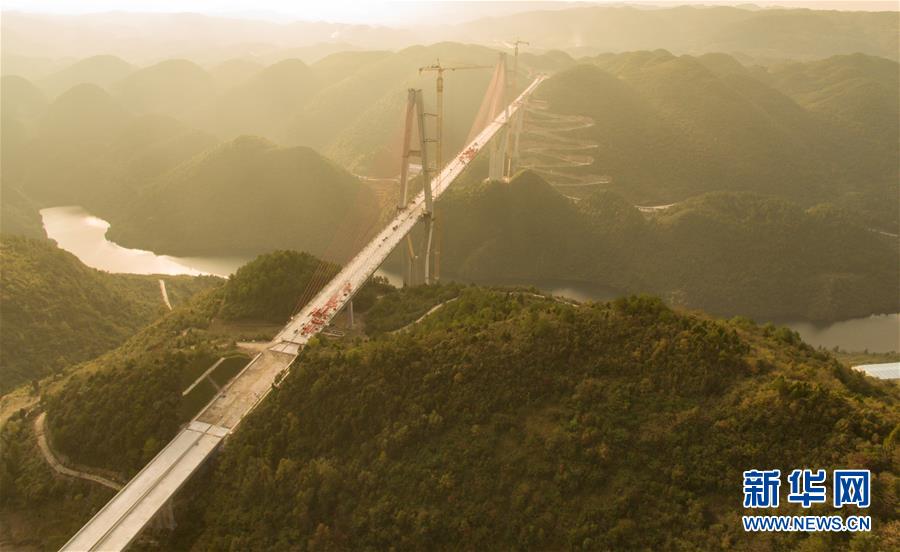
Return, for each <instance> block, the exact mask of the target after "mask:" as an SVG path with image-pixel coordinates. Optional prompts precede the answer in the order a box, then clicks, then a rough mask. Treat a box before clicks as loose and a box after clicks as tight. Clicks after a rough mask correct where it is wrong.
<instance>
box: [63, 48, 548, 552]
mask: <svg viewBox="0 0 900 552" xmlns="http://www.w3.org/2000/svg"><path fill="white" fill-rule="evenodd" d="M497 74H502V75H505V74H506V62H505V56H501V61H500V64H499V65H498V68H497ZM504 78H505V77H504ZM544 78H545V77H544V76H543V75H539V76H537V77H536V78H534V80H532V81H531V83H530V84H529V85H528V86H527V87H526V88H525V90H524V91H523V92H522V93H521V94H520V95H519V96H518V97H517V98H515V99H514V100H512V101H511V102H510V101H508V99H509V96H508V95H506V96H504V98H505V100H504V101H498V100H497V98H486V100H489V101H487V104H490V105H492V107H491V109H490V113H491V119H490V120H489V122H488V123H487V125H486V126H485V127H484V128H483V129H482V130H481V131H480V132H478V134H477V135H476V136H475V137H474V138H473V139H472V140H471V141H470V142H469V144H468V145H467V146H466V147H465V148H464V149H463V151H462V152H461V153H459V154H458V155H457V156H456V157H455V158H453V159H452V160H451V161H450V162H449V163H447V165H446V166H441V165H440V164H435V165H434V167H433V169H430V165H429V163H428V151H429V144H428V142H429V140H427V137H426V134H427V133H426V132H425V124H424V120H425V116H426V115H428V114H426V113H424V110H423V107H422V95H421V91H420V90H412V89H411V90H410V91H409V97H408V104H407V129H406V130H407V133H406V140H405V144H404V151H403V165H402V169H401V188H402V190H401V196H400V197H401V200H400V204H399V205H398V206H397V213H396V216H395V217H394V218H393V219H392V220H391V221H390V222H389V223H388V224H387V225H386V226H385V228H384V229H383V230H382V231H381V232H379V233H378V234H377V235H376V236H375V237H374V238H373V239H372V240H371V241H369V243H368V244H367V245H365V246H364V247H363V248H362V250H360V251H359V253H357V254H356V256H355V257H353V258H352V259H351V260H350V261H349V262H347V263H346V264H345V265H344V267H343V268H342V269H341V270H340V271H339V272H338V273H337V275H335V276H334V277H333V278H332V279H331V280H330V281H329V282H328V283H327V284H326V285H325V286H324V287H323V288H322V289H320V290H319V292H318V293H317V294H316V295H315V296H314V297H313V299H312V300H310V301H309V302H308V303H307V304H306V305H305V306H303V308H302V310H301V311H300V312H299V313H297V314H296V315H295V316H293V317H292V318H291V320H290V321H289V322H288V323H287V324H286V325H285V326H284V328H282V329H281V331H280V332H279V333H278V335H276V336H275V338H274V339H273V340H272V341H271V343H269V345H268V347H267V348H266V350H264V351H263V352H262V353H260V354H258V355H257V356H256V357H255V358H254V359H253V360H252V361H251V362H250V363H249V364H247V366H246V367H245V368H244V369H243V370H242V371H241V372H240V373H239V374H238V375H237V376H235V377H234V378H233V379H232V380H231V382H230V383H229V384H228V385H227V386H226V387H225V388H223V389H222V390H221V391H220V392H219V393H217V394H216V396H215V397H214V398H213V399H212V400H211V401H210V403H209V404H208V405H207V406H206V407H205V408H204V409H203V410H202V411H201V412H200V413H199V414H198V415H197V416H196V417H195V418H194V419H193V420H192V421H191V422H190V423H189V424H188V425H187V426H186V427H184V428H183V429H182V430H181V431H180V432H179V433H178V434H177V435H176V436H175V437H174V438H173V439H172V440H171V441H170V442H169V443H168V444H167V445H166V446H165V448H163V449H162V451H160V452H159V454H157V455H156V456H155V457H154V458H153V459H152V460H151V461H150V462H149V463H148V464H147V465H146V466H145V467H144V468H143V469H142V470H141V471H140V472H138V474H137V475H136V476H135V477H134V478H133V479H132V480H131V481H130V482H128V484H127V485H125V487H124V488H122V489H121V490H120V491H119V492H118V494H116V495H115V496H114V497H113V498H112V499H111V500H110V501H109V502H108V503H107V504H106V505H105V506H104V507H103V508H101V509H100V511H98V512H97V514H96V515H94V517H93V518H91V519H90V521H88V522H87V523H86V524H85V525H84V526H83V527H82V528H81V529H80V530H79V531H78V532H77V533H76V534H75V535H74V536H73V537H72V538H71V539H70V540H69V541H68V542H67V543H66V544H65V545H64V546H63V548H62V549H63V550H73V551H75V550H77V551H86V550H122V549H124V548H125V547H127V546H128V545H129V544H130V543H131V542H133V541H134V539H135V538H136V537H137V536H138V535H139V534H140V533H141V531H142V530H143V529H144V528H145V527H147V526H148V525H150V524H151V522H153V521H154V519H155V520H157V521H159V520H160V519H163V520H164V521H165V520H166V519H168V521H169V523H171V522H172V513H171V512H172V510H171V501H172V498H173V496H174V495H175V493H176V492H177V491H178V490H179V489H180V488H181V487H182V486H183V485H184V483H185V482H186V481H187V480H188V479H189V478H190V477H191V475H193V474H194V473H195V472H196V471H197V469H198V468H199V467H200V466H201V465H203V463H204V462H205V461H206V460H207V458H209V457H210V456H211V455H212V454H213V452H214V451H215V450H216V449H217V448H218V446H219V445H220V444H221V443H222V441H223V440H224V439H225V438H226V437H227V436H228V435H229V434H230V433H231V432H233V431H234V430H235V429H236V428H237V427H238V425H239V424H240V422H241V420H242V419H243V418H244V417H245V416H246V415H247V414H248V413H250V412H251V411H252V410H253V409H254V407H255V406H256V405H257V404H259V403H260V401H262V400H263V399H265V397H266V396H267V395H268V393H269V392H270V391H271V390H272V389H273V388H274V387H275V386H276V385H277V384H278V382H279V381H280V380H281V378H282V377H284V375H285V374H286V372H287V370H288V369H289V367H290V366H291V364H292V363H293V361H294V359H296V358H297V356H298V355H299V353H300V351H301V350H302V348H303V347H304V346H305V345H306V344H307V343H308V342H309V340H310V339H312V338H313V337H314V336H315V335H316V334H318V333H319V332H321V331H322V330H323V329H325V328H326V326H327V325H328V324H329V323H330V322H331V320H332V319H333V318H334V316H335V315H336V314H337V313H338V312H340V311H341V310H342V309H344V307H345V306H347V305H348V304H350V301H351V300H352V298H353V296H354V295H355V294H356V292H358V291H359V290H360V288H361V287H362V286H363V285H364V284H365V283H366V281H367V280H368V279H369V278H370V277H371V276H372V274H373V273H374V272H375V271H376V270H377V269H378V267H379V266H381V264H382V263H383V262H384V261H385V259H386V258H387V256H388V254H390V252H391V251H392V250H393V249H395V248H396V247H397V246H398V245H399V244H400V243H401V242H402V241H403V240H404V238H407V239H408V236H409V233H410V231H411V230H412V229H413V228H414V227H415V226H416V224H417V223H419V222H420V221H422V222H424V223H425V224H426V225H427V236H428V241H427V242H426V252H425V254H424V256H423V257H422V259H423V262H424V274H425V278H424V281H425V282H429V281H431V278H430V273H429V266H430V264H429V263H430V262H431V260H430V255H431V253H432V252H431V251H430V247H431V246H430V239H431V233H432V224H433V216H432V213H433V205H434V201H435V200H436V199H437V198H439V197H440V196H441V195H442V194H443V193H444V192H445V191H446V190H447V189H448V188H449V186H450V185H451V184H452V183H453V182H454V181H455V180H456V179H457V178H458V177H459V176H460V175H461V174H462V173H463V171H464V170H465V169H466V167H467V166H468V165H469V164H470V162H471V161H472V160H473V159H474V158H475V156H476V155H478V153H479V152H481V151H482V150H483V149H485V148H486V147H488V148H489V149H490V152H491V156H492V159H491V163H490V177H491V178H502V177H503V176H508V175H509V173H510V172H511V171H512V170H513V167H514V165H515V164H514V160H513V155H514V147H513V144H516V143H517V140H516V137H515V136H512V135H511V134H514V133H515V132H517V130H518V129H519V128H521V117H522V115H523V114H524V105H525V102H526V101H527V100H528V98H529V97H530V96H531V94H532V93H533V92H534V90H535V89H536V88H537V87H538V86H539V85H540V83H541V82H542V81H543V80H544ZM499 88H501V90H500V92H497V91H491V90H490V89H489V94H495V95H497V96H499V95H500V94H501V93H504V94H505V92H504V90H503V89H506V90H508V86H506V85H504V86H501V87H499ZM412 126H417V127H418V133H417V134H418V146H416V145H415V144H414V143H412V136H413V133H412V132H411V128H412ZM432 148H433V146H432ZM439 148H440V144H438V151H439ZM411 157H419V158H420V159H421V161H422V163H421V165H422V168H423V171H422V188H423V189H422V191H421V192H419V193H417V194H416V195H415V196H413V197H412V198H411V199H409V198H408V197H407V195H408V194H407V192H408V182H407V175H408V168H409V162H410V158H411ZM408 251H412V246H411V243H410V244H409V248H408ZM414 258H415V255H411V256H410V257H408V262H410V263H412V262H413V259H414Z"/></svg>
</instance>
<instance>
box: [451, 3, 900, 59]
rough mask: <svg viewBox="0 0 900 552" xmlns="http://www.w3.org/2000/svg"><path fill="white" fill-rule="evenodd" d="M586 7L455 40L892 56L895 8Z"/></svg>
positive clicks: (464, 28)
mask: <svg viewBox="0 0 900 552" xmlns="http://www.w3.org/2000/svg"><path fill="white" fill-rule="evenodd" d="M646 8H647V7H646V6H587V7H577V8H573V9H563V10H535V11H526V12H524V13H518V14H512V15H507V16H504V17H502V18H484V19H478V20H475V21H471V22H468V23H465V24H463V25H459V26H457V27H456V28H454V29H453V30H452V31H451V32H450V33H448V34H451V35H452V37H453V40H462V41H465V42H476V43H478V42H485V43H489V42H490V41H493V40H496V37H497V36H498V29H502V30H503V32H505V35H504V36H527V37H529V40H530V41H531V42H532V43H533V44H541V45H543V47H544V48H559V49H564V50H568V51H570V52H572V53H573V54H577V55H594V54H597V53H599V52H624V51H629V50H646V49H653V48H659V47H664V48H667V49H669V50H672V51H674V52H678V53H691V54H694V53H705V52H735V53H738V52H739V53H741V54H743V55H745V56H752V57H754V58H757V59H762V60H772V59H787V58H793V59H801V60H809V59H817V58H823V57H827V56H831V55H835V54H849V53H853V52H863V53H866V54H870V55H876V56H882V57H888V58H892V59H895V60H896V59H897V57H898V51H900V43H898V36H897V14H896V12H891V11H883V12H864V11H858V12H850V11H836V10H827V11H826V10H811V9H782V8H774V9H772V8H769V9H760V8H758V7H757V6H754V5H752V4H748V5H745V6H736V7H731V6H677V7H671V8H669V7H667V8H663V9H646Z"/></svg>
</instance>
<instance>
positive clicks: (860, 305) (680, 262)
mask: <svg viewBox="0 0 900 552" xmlns="http://www.w3.org/2000/svg"><path fill="white" fill-rule="evenodd" d="M439 208H440V213H441V220H442V223H443V237H442V250H441V264H442V268H443V270H444V271H445V272H446V273H447V274H448V276H456V277H462V278H467V279H475V280H482V281H484V280H487V281H490V280H497V279H502V280H509V279H513V280H516V281H522V282H528V281H530V282H534V281H541V280H553V279H567V280H574V281H585V282H598V283H603V284H605V285H608V286H611V287H614V288H617V289H620V290H623V291H626V292H650V293H656V294H660V295H662V296H664V297H666V298H667V300H669V301H671V302H674V303H676V304H681V305H685V306H689V307H691V308H699V309H703V310H704V311H707V312H711V313H714V314H718V315H726V316H732V315H736V314H742V315H745V316H751V317H756V318H762V319H767V320H770V319H773V318H775V319H778V318H797V317H799V318H805V319H812V320H834V319H842V318H849V317H852V316H863V315H866V314H869V313H872V312H896V310H897V309H898V307H900V305H898V296H897V289H900V276H898V274H897V270H896V267H897V266H898V263H900V259H898V252H897V249H896V240H894V239H892V238H889V237H886V236H883V235H881V234H879V233H877V232H873V231H871V230H868V229H867V228H866V227H865V225H864V224H860V223H858V222H857V221H856V220H855V219H854V218H853V217H850V216H848V215H847V214H846V213H845V212H843V211H842V210H841V209H839V208H836V207H834V206H833V205H828V204H822V205H818V206H816V207H814V208H810V209H807V210H804V209H802V208H800V207H799V206H797V205H796V204H792V203H790V202H787V201H784V200H780V199H776V198H773V197H765V196H760V195H755V194H748V193H735V192H715V193H709V194H705V195H700V196H697V197H694V198H691V199H689V200H686V201H684V202H682V203H679V204H677V205H675V206H673V207H670V208H668V209H665V210H661V211H658V212H657V213H655V214H652V215H642V214H641V213H640V212H639V211H638V210H637V209H636V208H635V207H634V206H632V205H631V204H630V203H629V202H627V201H626V200H625V199H624V198H623V197H622V196H621V195H619V194H618V193H615V192H611V191H602V190H601V191H597V192H594V193H593V194H592V195H589V196H587V197H586V198H585V199H582V200H581V201H580V202H573V201H571V200H570V199H568V198H566V197H565V196H563V195H562V194H561V193H560V192H559V191H557V190H555V189H553V188H552V187H551V186H550V185H548V184H547V183H546V182H545V181H544V180H543V179H541V178H540V177H539V176H537V175H536V174H534V173H531V172H525V173H521V174H519V175H518V176H517V177H516V178H515V179H513V180H512V181H511V182H510V183H508V184H504V183H498V182H495V183H490V184H473V185H470V186H468V187H466V188H460V189H451V191H450V192H448V195H447V196H445V197H444V198H442V200H441V201H440V202H439Z"/></svg>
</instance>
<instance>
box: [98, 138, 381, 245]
mask: <svg viewBox="0 0 900 552" xmlns="http://www.w3.org/2000/svg"><path fill="white" fill-rule="evenodd" d="M378 216H379V212H378V207H377V204H376V201H375V196H374V194H373V193H372V191H371V190H370V189H369V188H367V187H365V186H364V185H363V184H362V183H361V182H360V181H359V180H358V179H357V178H356V177H354V176H353V175H351V174H349V173H348V172H346V171H345V170H343V169H341V168H340V167H339V166H337V165H335V164H333V163H332V162H330V161H328V160H326V159H324V158H323V157H321V156H320V155H318V154H317V153H315V152H314V151H312V150H310V149H308V148H303V147H295V148H282V147H278V146H276V145H275V144H273V143H272V142H269V141H268V140H265V139H263V138H258V137H252V136H243V137H240V138H237V139H236V140H234V141H231V142H228V143H225V144H222V145H220V146H217V147H215V148H213V149H210V150H207V151H206V152H203V153H201V154H199V155H197V156H195V157H193V158H192V159H190V160H188V161H186V162H184V163H182V164H181V165H179V166H178V167H177V168H175V169H174V170H172V171H170V172H168V173H166V174H165V175H163V176H161V177H160V178H159V179H157V180H156V181H155V182H154V183H153V185H152V186H150V187H148V188H147V189H146V190H145V191H144V193H142V194H139V195H138V196H137V197H136V198H135V199H134V200H133V202H132V203H131V204H130V205H127V206H126V208H124V209H121V210H119V211H117V212H110V213H109V220H110V222H111V223H112V228H111V230H110V237H111V239H113V240H114V241H116V242H117V243H121V244H123V245H125V244H127V245H129V246H134V247H140V248H143V249H150V250H152V251H160V252H166V253H171V254H182V255H190V254H201V253H202V254H211V253H222V254H227V255H235V254H244V253H251V254H257V253H260V252H265V251H271V250H274V249H302V250H305V251H310V252H312V253H315V254H317V255H324V256H326V257H327V258H329V259H334V260H340V259H343V258H346V257H347V256H348V255H350V254H352V253H355V252H356V250H357V249H358V246H359V245H361V243H362V242H361V239H362V238H364V237H365V234H366V231H368V230H371V229H374V224H375V222H376V220H377V217H378ZM354 247H356V248H357V249H354Z"/></svg>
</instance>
